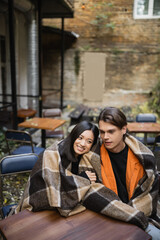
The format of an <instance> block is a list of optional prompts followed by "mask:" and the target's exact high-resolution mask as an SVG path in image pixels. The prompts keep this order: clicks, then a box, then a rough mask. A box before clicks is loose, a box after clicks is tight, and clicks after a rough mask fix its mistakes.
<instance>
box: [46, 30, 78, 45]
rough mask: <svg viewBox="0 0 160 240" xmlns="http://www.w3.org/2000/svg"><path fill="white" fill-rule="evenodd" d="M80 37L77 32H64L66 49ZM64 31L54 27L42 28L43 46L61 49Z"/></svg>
mask: <svg viewBox="0 0 160 240" xmlns="http://www.w3.org/2000/svg"><path fill="white" fill-rule="evenodd" d="M78 37H79V35H78V34H77V33H75V32H70V31H64V38H65V40H64V41H65V44H64V46H65V49H68V48H70V47H71V45H72V44H73V43H74V42H75V41H76V40H77V38H78ZM61 39H62V30H61V29H58V28H54V27H47V26H43V27H42V44H43V47H47V48H49V49H61Z"/></svg>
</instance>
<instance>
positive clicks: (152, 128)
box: [127, 122, 160, 144]
mask: <svg viewBox="0 0 160 240" xmlns="http://www.w3.org/2000/svg"><path fill="white" fill-rule="evenodd" d="M127 129H128V132H129V133H144V134H145V135H144V143H145V144H146V143H147V133H155V134H158V133H160V123H152V122H144V123H142V122H132V123H128V124H127Z"/></svg>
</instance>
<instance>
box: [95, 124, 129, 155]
mask: <svg viewBox="0 0 160 240" xmlns="http://www.w3.org/2000/svg"><path fill="white" fill-rule="evenodd" d="M126 129H127V126H124V127H123V128H122V129H119V128H118V127H116V126H114V125H112V124H111V123H107V122H104V121H103V120H100V121H99V131H100V136H101V139H102V141H103V143H104V146H105V148H106V149H108V150H109V151H111V152H115V153H118V152H120V151H122V150H123V148H124V147H125V143H124V141H123V135H124V134H125V133H126Z"/></svg>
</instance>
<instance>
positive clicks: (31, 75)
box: [28, 10, 39, 111]
mask: <svg viewBox="0 0 160 240" xmlns="http://www.w3.org/2000/svg"><path fill="white" fill-rule="evenodd" d="M30 19H31V20H30V21H31V22H30V25H29V34H28V36H29V40H28V94H29V95H32V96H35V95H36V96H37V95H38V86H39V84H38V43H37V42H38V26H37V20H36V14H35V10H33V11H31V13H30ZM37 102H38V100H37V99H36V98H29V99H28V106H29V108H33V109H36V110H37V111H38V106H37V105H38V104H37Z"/></svg>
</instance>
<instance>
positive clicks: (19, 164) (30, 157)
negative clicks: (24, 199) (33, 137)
mask: <svg viewBox="0 0 160 240" xmlns="http://www.w3.org/2000/svg"><path fill="white" fill-rule="evenodd" d="M37 160H38V155H36V154H35V153H28V154H19V155H9V156H5V157H3V158H2V159H1V160H0V204H1V209H0V212H1V216H2V218H4V217H5V216H6V214H5V213H7V212H8V211H9V210H10V208H11V207H12V206H13V205H16V204H17V203H15V204H11V205H6V206H5V205H4V195H3V189H4V178H5V177H6V176H11V175H19V174H24V173H29V172H31V170H32V168H33V166H34V165H35V163H36V161H37Z"/></svg>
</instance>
